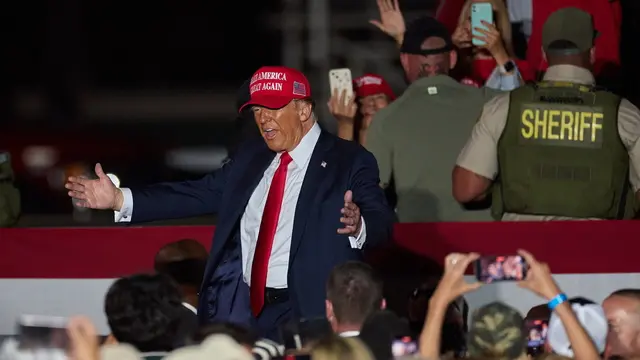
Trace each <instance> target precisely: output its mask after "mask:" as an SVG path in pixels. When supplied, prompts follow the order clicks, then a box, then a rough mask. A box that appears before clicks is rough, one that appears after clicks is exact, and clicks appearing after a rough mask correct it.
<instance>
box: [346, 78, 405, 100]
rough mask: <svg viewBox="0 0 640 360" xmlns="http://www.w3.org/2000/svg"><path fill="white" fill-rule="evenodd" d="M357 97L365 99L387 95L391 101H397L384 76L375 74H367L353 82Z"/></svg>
mask: <svg viewBox="0 0 640 360" xmlns="http://www.w3.org/2000/svg"><path fill="white" fill-rule="evenodd" d="M353 86H354V88H355V90H356V96H358V97H365V96H370V95H376V94H385V95H387V97H388V98H389V99H390V100H395V99H396V95H395V94H394V93H393V90H391V86H389V84H388V83H387V82H386V81H384V79H383V78H382V76H380V75H375V74H365V75H362V76H360V77H358V78H355V79H354V80H353Z"/></svg>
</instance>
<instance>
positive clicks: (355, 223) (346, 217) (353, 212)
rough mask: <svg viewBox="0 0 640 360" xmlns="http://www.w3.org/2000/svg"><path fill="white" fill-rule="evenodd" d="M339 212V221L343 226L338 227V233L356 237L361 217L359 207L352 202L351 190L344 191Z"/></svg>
mask: <svg viewBox="0 0 640 360" xmlns="http://www.w3.org/2000/svg"><path fill="white" fill-rule="evenodd" d="M340 212H341V213H342V217H341V218H340V222H341V223H343V224H344V227H343V228H341V229H338V234H343V235H349V236H353V237H357V236H358V235H359V234H360V229H361V228H362V221H361V219H362V218H361V216H360V208H359V207H358V205H356V204H355V203H354V202H353V192H352V191H351V190H347V192H346V193H344V207H343V208H342V210H341V211H340Z"/></svg>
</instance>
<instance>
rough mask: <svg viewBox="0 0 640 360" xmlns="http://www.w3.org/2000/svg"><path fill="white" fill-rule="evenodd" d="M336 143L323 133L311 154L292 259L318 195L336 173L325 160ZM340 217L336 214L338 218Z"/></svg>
mask: <svg viewBox="0 0 640 360" xmlns="http://www.w3.org/2000/svg"><path fill="white" fill-rule="evenodd" d="M334 141H335V139H334V138H333V136H332V135H331V134H329V133H328V132H326V131H322V133H321V134H320V138H318V143H317V144H316V146H315V148H314V149H313V153H312V154H311V159H310V160H309V166H308V167H307V172H306V174H305V175H304V180H303V182H302V189H300V195H299V196H298V203H297V204H296V213H295V218H294V222H293V234H292V236H291V250H290V252H289V257H290V259H293V258H294V257H295V255H296V252H297V251H298V247H299V246H300V242H301V241H302V236H303V235H304V229H305V227H306V225H307V219H308V217H309V214H310V213H312V212H313V209H314V208H315V205H316V202H317V201H318V200H319V199H318V195H319V194H322V193H324V191H323V190H324V188H325V187H326V186H327V184H328V183H329V180H330V179H332V178H333V177H331V176H329V175H330V174H333V173H334V171H335V167H334V166H332V165H335V164H333V162H330V161H325V160H329V159H328V157H327V155H328V154H327V152H328V150H329V149H330V148H331V145H333V142H334ZM339 215H340V214H336V216H339Z"/></svg>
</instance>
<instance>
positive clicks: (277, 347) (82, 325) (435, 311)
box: [0, 239, 640, 360]
mask: <svg viewBox="0 0 640 360" xmlns="http://www.w3.org/2000/svg"><path fill="white" fill-rule="evenodd" d="M518 257H521V258H523V259H524V260H525V261H526V263H527V264H528V265H527V268H528V273H527V276H526V278H524V279H522V280H519V281H518V282H517V284H518V286H520V287H522V288H524V289H527V290H529V291H531V292H532V293H534V294H536V295H538V296H539V297H540V298H542V299H544V300H545V301H547V303H543V304H541V305H540V306H536V307H534V308H532V309H531V310H530V311H529V313H528V314H527V315H526V317H523V316H522V315H521V314H520V313H519V312H518V311H517V310H515V309H514V308H512V307H510V306H509V305H508V304H505V303H501V302H494V303H490V304H485V305H483V306H481V307H479V308H478V309H476V310H475V311H474V312H473V313H472V314H471V315H470V314H469V309H468V305H467V303H466V301H465V299H464V295H465V294H468V293H470V292H473V291H476V290H478V289H479V288H480V287H482V286H492V285H491V284H490V282H482V283H481V282H473V283H470V282H468V281H467V280H465V270H466V269H467V268H468V267H469V266H472V265H473V263H474V262H476V261H478V260H479V258H480V255H479V254H475V253H469V254H463V253H453V254H450V255H448V256H447V257H446V258H445V261H444V270H443V273H442V276H441V277H440V280H439V282H436V283H432V284H423V285H422V286H420V287H418V288H416V289H415V291H414V293H413V294H412V295H411V297H410V298H409V299H407V306H408V307H409V308H410V313H411V315H410V318H401V317H399V316H397V315H395V313H394V312H392V311H390V310H389V309H388V308H387V303H386V300H385V297H384V293H385V290H384V285H385V284H384V282H383V280H382V279H381V277H380V276H379V274H378V273H377V272H376V271H375V270H374V269H373V268H372V267H371V266H369V265H368V264H366V263H364V262H359V261H349V262H346V263H343V264H340V265H338V266H336V267H335V268H333V269H332V271H331V272H330V274H329V276H328V278H327V280H326V283H325V296H324V302H325V306H326V308H325V314H324V316H323V317H319V318H315V319H301V320H298V319H297V320H295V321H290V322H287V323H284V324H283V326H282V327H281V328H280V331H279V333H278V338H277V339H269V338H263V337H260V336H259V335H258V334H257V333H256V331H255V329H251V328H249V327H245V326H241V325H238V324H236V323H232V322H223V321H220V322H212V323H207V324H199V323H198V317H197V312H198V310H197V307H198V301H199V296H198V290H197V289H198V288H199V284H200V282H201V281H202V279H203V276H204V271H205V265H206V258H207V252H206V249H205V248H204V246H202V245H201V244H200V243H198V242H197V241H195V240H190V239H184V240H180V241H176V242H173V243H169V244H167V245H165V246H163V247H162V248H161V249H159V251H158V252H157V254H156V258H155V261H154V264H155V266H154V272H150V273H144V274H136V275H132V276H126V277H123V278H120V279H118V280H116V281H115V282H114V283H113V284H112V285H111V287H110V288H109V290H108V292H107V294H106V296H105V299H104V312H105V315H106V318H107V323H108V325H109V330H110V333H109V334H108V335H107V336H99V335H98V333H97V331H96V328H95V326H94V325H93V324H92V322H91V320H89V319H87V318H84V317H81V316H79V317H75V318H72V319H70V320H69V322H68V324H67V329H66V331H67V337H68V338H67V339H66V340H65V341H61V342H60V344H64V346H60V347H59V348H52V347H50V346H51V344H52V343H53V342H54V341H56V339H55V337H54V336H52V333H44V332H40V333H39V335H38V336H34V334H37V333H34V332H32V333H29V332H26V331H25V332H24V333H25V334H27V335H23V336H25V337H27V338H28V340H29V341H25V340H24V339H20V342H18V341H16V340H13V339H9V340H6V341H5V342H4V344H2V346H1V348H0V359H3V360H5V359H6V360H14V359H15V360H22V359H66V358H70V359H76V360H100V359H103V360H128V359H136V360H137V359H144V360H159V359H167V360H183V359H184V360H200V359H233V360H239V359H247V360H249V359H258V360H268V359H290V358H294V359H295V358H300V359H302V358H304V359H307V358H310V359H314V360H336V359H349V360H388V359H392V358H424V359H438V358H442V359H447V358H449V359H453V358H468V359H478V360H479V359H509V360H526V359H528V358H529V359H531V358H533V357H536V358H538V357H539V358H540V359H543V358H544V359H553V360H568V359H574V358H575V359H587V360H599V359H602V358H605V359H614V358H615V359H634V358H637V357H638V356H640V345H639V344H640V325H639V323H638V319H639V317H640V289H621V290H618V291H615V292H614V293H612V294H610V295H609V296H608V297H607V298H606V299H605V301H604V302H603V303H602V304H597V303H595V302H593V301H591V300H589V299H585V298H582V297H573V298H568V297H567V295H565V294H564V293H563V292H562V289H560V288H559V287H558V285H557V283H556V282H555V281H554V279H553V276H552V273H551V269H550V268H549V266H547V264H545V263H542V262H539V261H538V260H537V259H536V258H535V257H534V256H533V255H532V254H530V253H528V252H527V251H524V250H520V251H519V255H518ZM529 324H536V326H529ZM58 341H59V340H58Z"/></svg>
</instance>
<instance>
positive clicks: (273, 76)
mask: <svg viewBox="0 0 640 360" xmlns="http://www.w3.org/2000/svg"><path fill="white" fill-rule="evenodd" d="M262 80H277V81H279V82H274V81H269V82H263V83H259V84H254V83H255V82H257V81H262ZM284 81H287V74H285V73H283V72H276V71H261V72H259V73H256V74H255V75H253V77H252V78H251V90H250V91H249V92H250V93H251V94H253V93H254V92H256V91H262V90H266V91H282V82H284Z"/></svg>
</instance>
